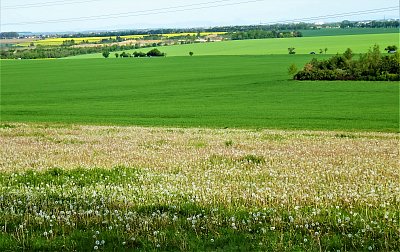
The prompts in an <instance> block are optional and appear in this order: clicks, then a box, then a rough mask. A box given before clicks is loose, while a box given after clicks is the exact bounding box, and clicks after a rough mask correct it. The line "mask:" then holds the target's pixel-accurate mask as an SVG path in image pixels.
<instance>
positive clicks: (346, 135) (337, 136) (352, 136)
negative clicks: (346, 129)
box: [335, 133, 357, 139]
mask: <svg viewBox="0 0 400 252" xmlns="http://www.w3.org/2000/svg"><path fill="white" fill-rule="evenodd" d="M335 137H336V138H349V139H354V138H357V136H355V135H350V134H344V133H341V134H336V135H335Z"/></svg>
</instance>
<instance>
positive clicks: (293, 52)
mask: <svg viewBox="0 0 400 252" xmlns="http://www.w3.org/2000/svg"><path fill="white" fill-rule="evenodd" d="M294 50H296V48H294V47H289V48H288V51H289V54H296V52H295V51H294Z"/></svg>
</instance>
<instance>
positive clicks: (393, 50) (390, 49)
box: [385, 45, 397, 53]
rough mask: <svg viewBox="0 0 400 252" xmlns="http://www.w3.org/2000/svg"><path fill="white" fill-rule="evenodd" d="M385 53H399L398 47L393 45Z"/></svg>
mask: <svg viewBox="0 0 400 252" xmlns="http://www.w3.org/2000/svg"><path fill="white" fill-rule="evenodd" d="M385 51H387V52H388V53H389V52H395V51H397V46H396V45H391V46H388V47H386V48H385Z"/></svg>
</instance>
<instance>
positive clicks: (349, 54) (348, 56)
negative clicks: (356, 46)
mask: <svg viewBox="0 0 400 252" xmlns="http://www.w3.org/2000/svg"><path fill="white" fill-rule="evenodd" d="M343 56H344V57H345V58H346V59H347V60H351V59H352V58H353V51H352V50H351V49H350V48H347V50H346V51H345V52H344V53H343Z"/></svg>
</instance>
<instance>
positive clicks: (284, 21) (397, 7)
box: [261, 6, 399, 25]
mask: <svg viewBox="0 0 400 252" xmlns="http://www.w3.org/2000/svg"><path fill="white" fill-rule="evenodd" d="M398 10H399V6H391V7H386V8H379V9H370V10H364V11H354V12H345V13H338V14H330V15H324V16H316V17H309V18H299V19H290V20H280V21H274V22H267V23H261V25H270V24H277V23H293V22H306V21H313V20H320V19H331V18H340V17H349V16H360V15H366V14H376V13H383V12H390V11H398Z"/></svg>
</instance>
